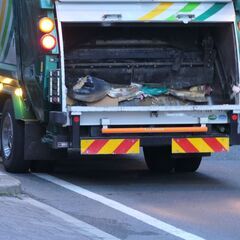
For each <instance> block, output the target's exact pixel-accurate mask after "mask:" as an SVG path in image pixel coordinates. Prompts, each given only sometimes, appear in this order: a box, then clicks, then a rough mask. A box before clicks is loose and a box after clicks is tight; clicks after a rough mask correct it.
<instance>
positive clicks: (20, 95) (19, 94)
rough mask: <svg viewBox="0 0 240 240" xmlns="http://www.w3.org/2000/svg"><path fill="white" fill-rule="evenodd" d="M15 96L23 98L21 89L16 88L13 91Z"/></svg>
mask: <svg viewBox="0 0 240 240" xmlns="http://www.w3.org/2000/svg"><path fill="white" fill-rule="evenodd" d="M15 95H16V96H17V97H22V96H23V90H22V89H21V88H17V89H16V90H15Z"/></svg>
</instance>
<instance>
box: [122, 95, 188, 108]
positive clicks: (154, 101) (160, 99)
mask: <svg viewBox="0 0 240 240" xmlns="http://www.w3.org/2000/svg"><path fill="white" fill-rule="evenodd" d="M191 104H192V103H191V102H190V101H184V100H181V99H179V98H176V97H173V96H170V95H161V96H157V97H146V98H144V99H142V100H141V99H133V100H131V101H124V102H121V103H120V106H184V105H191Z"/></svg>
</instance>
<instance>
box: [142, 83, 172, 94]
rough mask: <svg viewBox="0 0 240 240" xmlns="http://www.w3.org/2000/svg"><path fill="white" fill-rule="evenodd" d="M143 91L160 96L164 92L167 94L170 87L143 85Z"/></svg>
mask: <svg viewBox="0 0 240 240" xmlns="http://www.w3.org/2000/svg"><path fill="white" fill-rule="evenodd" d="M141 91H142V92H143V93H144V94H146V95H147V96H159V95H162V94H166V93H167V92H168V88H165V87H151V86H147V85H145V86H143V87H142V88H141Z"/></svg>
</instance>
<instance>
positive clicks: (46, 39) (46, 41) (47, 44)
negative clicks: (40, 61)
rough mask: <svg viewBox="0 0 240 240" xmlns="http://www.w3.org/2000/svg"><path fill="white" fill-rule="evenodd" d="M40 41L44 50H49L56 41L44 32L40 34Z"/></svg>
mask: <svg viewBox="0 0 240 240" xmlns="http://www.w3.org/2000/svg"><path fill="white" fill-rule="evenodd" d="M40 43H41V46H42V47H43V48H44V49H45V50H48V51H50V50H53V49H54V48H55V47H56V44H57V41H56V38H55V37H54V36H53V35H50V34H45V35H43V36H42V38H41V40H40Z"/></svg>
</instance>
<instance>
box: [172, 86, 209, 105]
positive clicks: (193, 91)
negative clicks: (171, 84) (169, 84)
mask: <svg viewBox="0 0 240 240" xmlns="http://www.w3.org/2000/svg"><path fill="white" fill-rule="evenodd" d="M211 92H212V88H211V87H210V86H205V85H202V86H194V87H191V88H190V89H189V90H175V89H169V92H168V93H169V94H170V95H172V96H174V97H177V98H180V99H183V100H187V101H192V102H198V103H207V102H208V98H207V96H208V95H210V94H211Z"/></svg>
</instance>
